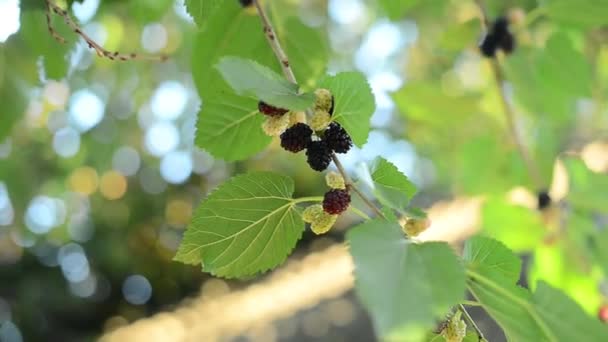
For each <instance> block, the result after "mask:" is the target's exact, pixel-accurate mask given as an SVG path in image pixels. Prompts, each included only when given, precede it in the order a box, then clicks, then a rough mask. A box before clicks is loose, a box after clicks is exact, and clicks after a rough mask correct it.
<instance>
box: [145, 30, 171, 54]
mask: <svg viewBox="0 0 608 342" xmlns="http://www.w3.org/2000/svg"><path fill="white" fill-rule="evenodd" d="M168 38H169V37H168V33H167V30H166V29H165V27H164V26H163V25H162V24H160V23H153V24H148V25H146V26H145V27H144V31H143V32H142V34H141V45H142V46H143V47H144V49H145V50H146V51H148V52H150V53H156V52H159V51H160V50H162V49H163V48H164V47H165V46H167V41H168Z"/></svg>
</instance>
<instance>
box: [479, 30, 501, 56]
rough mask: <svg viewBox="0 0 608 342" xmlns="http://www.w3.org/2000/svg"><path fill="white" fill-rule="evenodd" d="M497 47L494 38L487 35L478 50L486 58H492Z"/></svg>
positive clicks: (491, 35)
mask: <svg viewBox="0 0 608 342" xmlns="http://www.w3.org/2000/svg"><path fill="white" fill-rule="evenodd" d="M497 46H498V42H497V41H496V37H495V36H494V35H493V34H491V33H489V34H487V35H486V36H485V37H484V38H483V40H482V41H481V44H480V45H479V50H480V51H481V53H482V54H483V55H484V56H486V57H494V55H495V54H496V48H497Z"/></svg>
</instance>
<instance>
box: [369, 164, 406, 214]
mask: <svg viewBox="0 0 608 342" xmlns="http://www.w3.org/2000/svg"><path fill="white" fill-rule="evenodd" d="M371 173H372V180H373V181H374V193H375V194H376V197H377V198H378V200H380V201H381V202H382V204H384V205H386V206H390V207H391V208H394V209H397V210H403V209H404V208H405V207H406V206H407V204H408V203H409V201H410V200H411V199H412V196H414V194H415V193H416V186H415V185H414V184H412V182H410V180H409V179H408V178H407V176H406V175H404V174H403V173H401V171H399V169H397V167H396V166H395V165H393V164H392V163H390V162H389V161H388V160H386V159H384V158H382V157H378V158H377V159H376V160H375V162H374V164H373V165H372V170H371Z"/></svg>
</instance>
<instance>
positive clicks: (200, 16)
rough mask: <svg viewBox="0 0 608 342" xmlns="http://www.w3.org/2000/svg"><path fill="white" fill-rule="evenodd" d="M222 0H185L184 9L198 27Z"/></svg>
mask: <svg viewBox="0 0 608 342" xmlns="http://www.w3.org/2000/svg"><path fill="white" fill-rule="evenodd" d="M222 2H224V0H185V2H184V3H185V5H186V10H187V11H188V14H190V16H191V17H192V19H194V22H195V23H196V25H197V26H198V27H202V26H203V24H204V23H205V22H207V19H208V18H209V16H211V13H213V11H214V10H215V9H216V8H217V7H219V6H220V5H221V4H222Z"/></svg>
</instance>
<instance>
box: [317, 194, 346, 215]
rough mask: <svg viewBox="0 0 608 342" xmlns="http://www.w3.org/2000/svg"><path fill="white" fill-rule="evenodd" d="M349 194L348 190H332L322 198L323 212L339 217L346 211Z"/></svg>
mask: <svg viewBox="0 0 608 342" xmlns="http://www.w3.org/2000/svg"><path fill="white" fill-rule="evenodd" d="M349 204H350V194H349V193H348V190H341V189H332V190H329V191H328V192H326V193H325V196H324V197H323V210H324V211H325V212H326V213H328V214H332V215H339V214H341V213H343V212H344V211H345V210H346V209H348V205H349Z"/></svg>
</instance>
